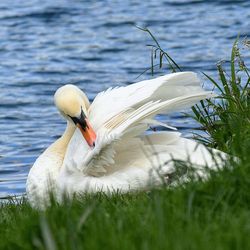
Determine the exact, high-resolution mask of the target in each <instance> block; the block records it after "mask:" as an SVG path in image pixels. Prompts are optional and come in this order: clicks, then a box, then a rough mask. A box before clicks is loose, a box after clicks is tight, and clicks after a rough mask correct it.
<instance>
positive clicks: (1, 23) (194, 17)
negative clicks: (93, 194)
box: [0, 0, 250, 197]
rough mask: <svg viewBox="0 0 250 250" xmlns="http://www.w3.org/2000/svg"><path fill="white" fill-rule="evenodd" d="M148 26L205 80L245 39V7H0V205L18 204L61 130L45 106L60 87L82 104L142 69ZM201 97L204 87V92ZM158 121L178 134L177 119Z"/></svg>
mask: <svg viewBox="0 0 250 250" xmlns="http://www.w3.org/2000/svg"><path fill="white" fill-rule="evenodd" d="M135 25H138V26H148V27H149V28H150V29H151V30H152V31H153V32H154V34H155V35H156V36H157V37H158V39H159V41H160V42H161V44H162V47H163V48H166V49H168V51H169V52H170V54H171V56H172V57H173V58H174V59H175V60H176V61H177V62H178V63H179V64H180V65H181V66H182V67H184V68H185V69H186V70H194V71H205V72H207V73H209V74H214V73H215V63H216V62H217V61H218V60H220V59H222V58H228V55H229V51H230V48H231V45H232V43H233V41H234V39H235V37H236V36H237V34H238V33H239V32H240V33H241V34H242V35H249V33H248V32H249V27H250V2H249V1H188V0H182V1H180V0H175V1H174V0H169V1H167V0H166V1H115V2H111V1H109V2H106V1H99V2H94V1H74V0H68V1H58V2H56V1H49V0H47V1H38V0H26V1H21V0H13V1H11V4H10V2H9V1H8V0H2V1H1V2H0V58H1V63H0V197H5V196H7V195H13V194H16V195H18V194H22V193H23V192H25V181H26V177H27V173H28V171H29V169H30V167H31V166H32V163H33V162H34V160H35V159H36V157H37V156H38V155H39V154H41V152H42V151H43V150H44V149H45V148H46V147H47V146H48V145H49V144H50V143H51V142H52V141H54V140H55V139H56V138H57V137H58V136H59V135H60V134H61V133H62V132H63V130H64V127H65V124H64V123H65V122H64V121H63V119H61V117H60V116H59V115H58V114H57V111H56V108H55V107H54V105H53V94H54V92H55V90H56V89H57V88H58V87H59V86H61V85H62V84H65V83H74V84H77V85H78V86H79V87H81V88H82V89H84V90H85V91H86V93H87V94H88V96H89V98H90V99H93V98H94V96H95V95H96V94H97V93H98V92H99V91H102V90H104V89H106V88H108V87H110V86H115V85H125V84H128V83H131V82H134V81H138V80H142V79H144V78H149V77H150V75H149V74H145V75H143V76H141V77H140V78H139V79H136V77H137V76H138V75H139V74H140V73H141V72H143V71H144V70H145V68H147V67H149V66H150V49H149V48H148V47H146V46H145V45H146V44H149V43H151V40H150V39H149V37H148V36H147V34H145V33H143V32H141V31H139V30H138V29H137V28H135ZM208 87H209V86H208ZM161 119H162V120H163V121H168V122H169V124H171V125H173V126H177V127H178V128H179V129H181V130H182V131H184V132H185V133H186V134H188V133H191V129H192V128H194V127H196V126H197V125H196V124H195V123H194V122H192V121H191V120H190V119H186V118H181V116H180V115H179V114H173V115H171V116H164V117H162V118H161Z"/></svg>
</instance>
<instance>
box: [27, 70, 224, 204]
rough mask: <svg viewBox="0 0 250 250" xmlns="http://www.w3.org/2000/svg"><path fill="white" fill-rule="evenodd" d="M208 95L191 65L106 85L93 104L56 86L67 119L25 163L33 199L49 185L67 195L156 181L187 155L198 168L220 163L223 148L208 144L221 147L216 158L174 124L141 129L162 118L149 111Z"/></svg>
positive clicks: (42, 196)
mask: <svg viewBox="0 0 250 250" xmlns="http://www.w3.org/2000/svg"><path fill="white" fill-rule="evenodd" d="M211 96H212V94H211V93H210V92H206V91H204V90H203V89H202V88H201V87H200V81H199V79H198V78H197V76H196V74H194V73H192V72H183V73H175V74H170V75H166V76H162V77H159V78H156V79H153V80H148V81H142V82H139V83H135V84H132V85H129V86H127V87H120V88H113V89H108V90H107V91H106V92H102V93H100V94H99V95H97V97H96V98H95V99H94V101H93V103H92V104H91V105H90V103H89V101H88V99H87V97H86V96H85V94H84V93H83V92H82V91H81V90H80V89H78V88H77V87H75V86H73V85H66V86H63V87H61V88H60V89H59V90H57V92H56V94H55V103H56V106H57V107H58V109H59V111H60V112H61V113H62V115H63V116H64V117H65V118H66V119H67V128H66V130H65V132H64V134H63V135H62V137H61V138H60V139H58V140H57V141H56V142H55V143H54V144H52V145H51V146H50V147H49V148H48V149H47V150H45V152H44V153H43V154H42V155H41V156H40V157H39V158H38V159H37V160H36V162H35V164H34V166H33V167H32V168H31V170H30V173H29V176H28V180H27V194H28V198H29V200H30V202H31V204H33V205H42V204H43V203H44V202H45V203H46V202H47V200H48V197H49V196H48V195H49V192H52V191H53V192H55V194H56V195H58V196H60V194H67V195H68V196H70V197H72V196H73V195H74V194H79V193H84V192H97V191H103V192H112V191H117V190H119V191H120V192H127V191H130V190H140V189H146V188H148V187H149V186H150V185H159V184H162V183H163V182H164V181H165V180H167V178H168V175H169V174H171V173H172V172H173V171H175V168H174V162H173V161H172V159H175V160H181V161H189V162H190V163H192V164H193V165H194V166H197V173H198V174H199V175H203V174H204V171H202V169H204V167H205V166H207V167H210V168H213V167H217V166H218V164H219V165H221V164H222V163H221V161H222V159H223V158H224V157H225V156H223V154H222V153H221V154H220V152H218V151H216V150H213V152H214V153H216V154H217V153H218V154H220V157H217V159H215V158H214V156H211V154H210V152H209V151H210V150H208V149H207V148H206V147H204V146H203V145H200V144H198V143H196V142H194V141H192V140H188V139H184V138H182V137H181V136H180V133H178V132H152V133H145V131H146V130H147V129H148V128H149V126H150V125H163V126H167V125H164V124H162V123H159V122H158V121H156V120H154V117H155V115H157V114H160V113H169V112H172V111H176V110H180V109H182V108H186V107H190V106H192V105H194V104H195V103H197V102H198V101H199V100H202V99H205V98H209V97H211ZM74 123H75V124H74ZM76 126H77V127H78V128H79V129H78V128H76ZM83 136H84V138H85V139H86V140H84V138H83Z"/></svg>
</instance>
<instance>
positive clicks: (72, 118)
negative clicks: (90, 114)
mask: <svg viewBox="0 0 250 250" xmlns="http://www.w3.org/2000/svg"><path fill="white" fill-rule="evenodd" d="M69 117H70V118H71V120H72V121H73V122H74V123H75V125H76V124H77V123H78V121H79V119H78V118H77V117H72V116H70V115H69Z"/></svg>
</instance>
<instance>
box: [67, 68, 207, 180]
mask: <svg viewBox="0 0 250 250" xmlns="http://www.w3.org/2000/svg"><path fill="white" fill-rule="evenodd" d="M210 96H211V93H210V92H206V91H204V90H203V89H202V88H201V87H200V81H199V79H198V77H197V75H196V74H195V73H192V72H183V73H175V74H170V75H166V76H162V77H159V78H156V79H153V80H148V81H143V82H139V83H136V84H133V85H129V86H127V87H120V88H114V89H109V90H107V91H106V92H102V93H100V94H99V95H98V96H97V97H96V98H95V100H94V101H93V103H92V104H91V106H90V109H89V121H90V123H91V124H92V126H93V128H94V130H95V131H96V133H97V140H96V146H95V148H93V149H92V148H89V147H88V145H87V144H86V143H85V142H84V141H83V140H82V138H81V139H80V138H79V134H77V133H75V135H74V136H73V138H72V141H71V143H70V145H69V147H68V151H70V154H71V157H73V161H74V162H75V164H74V166H70V164H68V165H69V167H70V168H71V170H72V171H74V169H78V170H79V171H81V172H83V173H85V174H90V175H94V176H100V175H103V174H105V173H106V171H107V169H108V168H109V167H110V166H111V165H113V164H114V163H115V155H116V153H117V152H116V149H117V147H119V145H120V144H121V143H122V142H123V141H124V140H126V142H128V141H129V142H130V143H131V144H132V143H138V141H137V140H138V139H136V136H139V135H142V134H143V132H144V131H145V130H147V128H148V126H149V125H150V124H155V123H157V124H161V123H159V122H158V121H156V120H154V116H155V115H157V114H160V113H169V112H172V111H176V110H178V109H181V108H186V107H190V106H192V105H194V104H195V103H197V101H199V100H202V99H205V98H208V97H210ZM72 144H73V146H72ZM76 145H77V146H76ZM138 145H139V144H138ZM128 146H129V145H128Z"/></svg>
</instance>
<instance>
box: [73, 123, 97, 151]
mask: <svg viewBox="0 0 250 250" xmlns="http://www.w3.org/2000/svg"><path fill="white" fill-rule="evenodd" d="M85 122H86V127H85V128H82V126H81V125H80V124H79V123H77V124H76V126H77V127H78V128H79V129H80V131H81V133H82V135H83V137H84V139H85V140H86V142H87V143H88V145H89V146H90V147H94V146H95V140H96V133H95V131H94V130H93V128H92V127H91V126H90V124H89V121H88V120H87V119H85Z"/></svg>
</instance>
